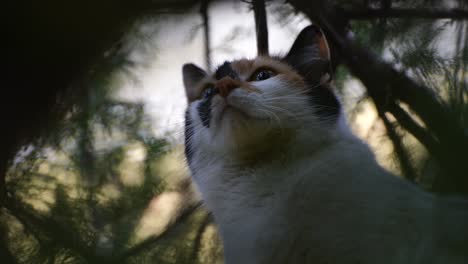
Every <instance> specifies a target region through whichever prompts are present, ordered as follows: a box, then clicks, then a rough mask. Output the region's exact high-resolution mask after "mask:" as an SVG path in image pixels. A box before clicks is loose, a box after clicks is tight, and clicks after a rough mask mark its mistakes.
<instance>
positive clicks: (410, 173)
mask: <svg viewBox="0 0 468 264" xmlns="http://www.w3.org/2000/svg"><path fill="white" fill-rule="evenodd" d="M376 107H377V109H378V110H377V112H378V113H379V116H380V118H381V119H382V121H383V123H384V126H385V129H386V130H387V136H388V138H389V139H390V141H392V144H393V149H394V150H395V153H396V155H397V158H398V160H399V161H400V167H401V170H402V171H403V174H404V176H405V177H406V178H407V179H408V180H410V181H411V182H414V181H415V180H416V172H415V171H414V168H413V166H411V161H410V158H409V156H408V153H407V152H406V151H405V148H404V146H403V143H402V142H401V137H400V136H399V135H398V134H397V132H396V131H395V126H394V125H393V124H392V123H391V122H390V120H388V118H387V116H385V112H383V111H382V110H381V109H379V108H380V107H379V106H378V105H376Z"/></svg>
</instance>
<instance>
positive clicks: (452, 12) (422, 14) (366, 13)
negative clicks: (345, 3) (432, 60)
mask: <svg viewBox="0 0 468 264" xmlns="http://www.w3.org/2000/svg"><path fill="white" fill-rule="evenodd" d="M342 12H343V14H344V15H345V16H346V17H347V18H348V19H352V20H368V19H370V20H372V19H381V18H414V19H417V18H425V19H454V20H459V19H468V10H463V9H457V8H454V9H446V10H441V9H439V10H437V9H431V8H417V9H416V8H415V9H405V8H388V9H385V8H383V9H375V8H367V9H356V10H343V11H342Z"/></svg>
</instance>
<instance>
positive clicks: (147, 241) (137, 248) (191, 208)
mask: <svg viewBox="0 0 468 264" xmlns="http://www.w3.org/2000/svg"><path fill="white" fill-rule="evenodd" d="M201 205H202V203H201V202H198V203H195V204H193V205H190V206H188V207H187V208H186V209H185V210H184V211H183V212H182V213H181V214H180V215H179V217H178V218H177V219H176V221H175V222H174V223H173V224H172V225H170V226H169V227H168V228H166V230H164V232H163V233H161V234H159V235H157V236H151V237H149V238H147V239H145V240H144V241H143V242H141V243H139V244H137V245H135V246H133V247H132V248H130V249H128V250H127V251H125V252H124V253H123V254H122V255H120V256H118V257H116V258H115V261H113V262H112V263H124V262H125V261H126V260H127V259H128V258H130V257H131V256H134V255H136V254H138V253H140V252H141V251H143V250H146V249H147V248H149V247H151V246H153V245H154V244H156V243H158V242H159V241H161V240H163V239H164V238H166V237H168V236H170V235H171V234H173V233H174V232H176V231H177V229H178V228H179V227H180V226H181V225H182V224H183V223H184V222H185V221H187V220H188V219H189V218H190V216H191V215H192V214H193V213H194V212H196V211H197V210H198V209H199V208H200V207H201Z"/></svg>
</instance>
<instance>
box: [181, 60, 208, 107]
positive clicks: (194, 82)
mask: <svg viewBox="0 0 468 264" xmlns="http://www.w3.org/2000/svg"><path fill="white" fill-rule="evenodd" d="M182 76H183V79H184V86H185V95H186V96H187V99H188V101H189V102H191V101H193V100H195V98H197V97H198V91H197V88H198V86H199V83H200V81H201V80H203V79H204V78H205V77H206V76H207V73H206V72H205V71H204V70H202V69H201V68H199V67H198V66H196V65H195V64H192V63H187V64H184V66H182Z"/></svg>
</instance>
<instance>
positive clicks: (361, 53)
mask: <svg viewBox="0 0 468 264" xmlns="http://www.w3.org/2000/svg"><path fill="white" fill-rule="evenodd" d="M289 2H290V3H291V4H292V5H293V6H294V7H295V8H296V9H298V10H301V11H303V12H304V13H305V14H306V15H307V16H309V18H310V19H311V20H313V21H316V22H317V23H318V24H319V25H320V26H321V27H322V29H323V30H324V31H325V33H326V34H327V37H328V38H329V40H330V41H331V42H332V43H333V44H334V46H336V48H337V50H338V51H339V53H340V55H341V56H342V57H343V59H344V62H345V63H346V65H347V66H348V68H349V69H350V70H351V72H352V73H353V74H354V75H355V76H356V77H358V78H359V79H360V80H361V81H362V82H363V84H364V85H365V86H366V88H367V90H368V94H369V96H370V97H372V99H374V100H375V101H376V102H377V103H383V104H384V109H385V108H386V105H385V103H386V102H393V103H396V102H397V101H401V102H404V103H406V104H408V105H409V106H410V108H411V110H412V111H414V113H416V114H417V115H418V116H419V117H420V118H421V120H422V121H423V122H424V123H425V124H426V126H427V128H428V130H429V131H431V132H433V134H434V136H435V137H436V138H437V140H438V142H439V143H440V147H441V152H440V153H431V154H432V155H434V157H435V158H436V159H437V161H438V162H439V165H440V166H441V168H442V169H443V170H444V177H445V178H446V182H447V183H446V184H444V187H441V188H440V189H438V191H439V192H451V193H455V192H458V193H468V177H467V176H466V171H468V162H466V149H468V135H467V134H466V133H465V131H464V129H463V128H462V127H461V125H460V123H459V122H458V120H457V118H456V117H455V116H454V115H453V113H452V112H451V110H450V109H449V108H448V107H447V105H445V104H443V103H442V102H441V101H440V100H439V98H438V96H437V95H436V94H435V93H434V92H433V91H432V90H431V89H429V88H427V87H426V86H424V85H421V84H418V83H416V82H415V81H414V80H412V79H410V78H409V77H408V76H407V75H406V74H405V73H404V72H400V71H397V70H395V69H394V68H393V67H392V66H391V65H390V64H388V63H386V62H384V61H382V60H381V59H380V58H379V57H378V56H376V55H375V54H373V53H372V52H371V51H369V49H366V48H363V47H361V46H359V45H358V44H357V43H356V42H355V41H353V40H352V39H350V38H349V37H348V36H347V35H346V34H345V32H346V30H345V29H344V28H343V18H341V19H340V16H338V15H337V13H338V12H337V10H336V9H334V8H333V7H332V6H330V4H329V3H328V2H327V1H323V0H322V1H314V2H312V3H311V2H308V1H300V0H290V1H289ZM334 19H335V20H334Z"/></svg>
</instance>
